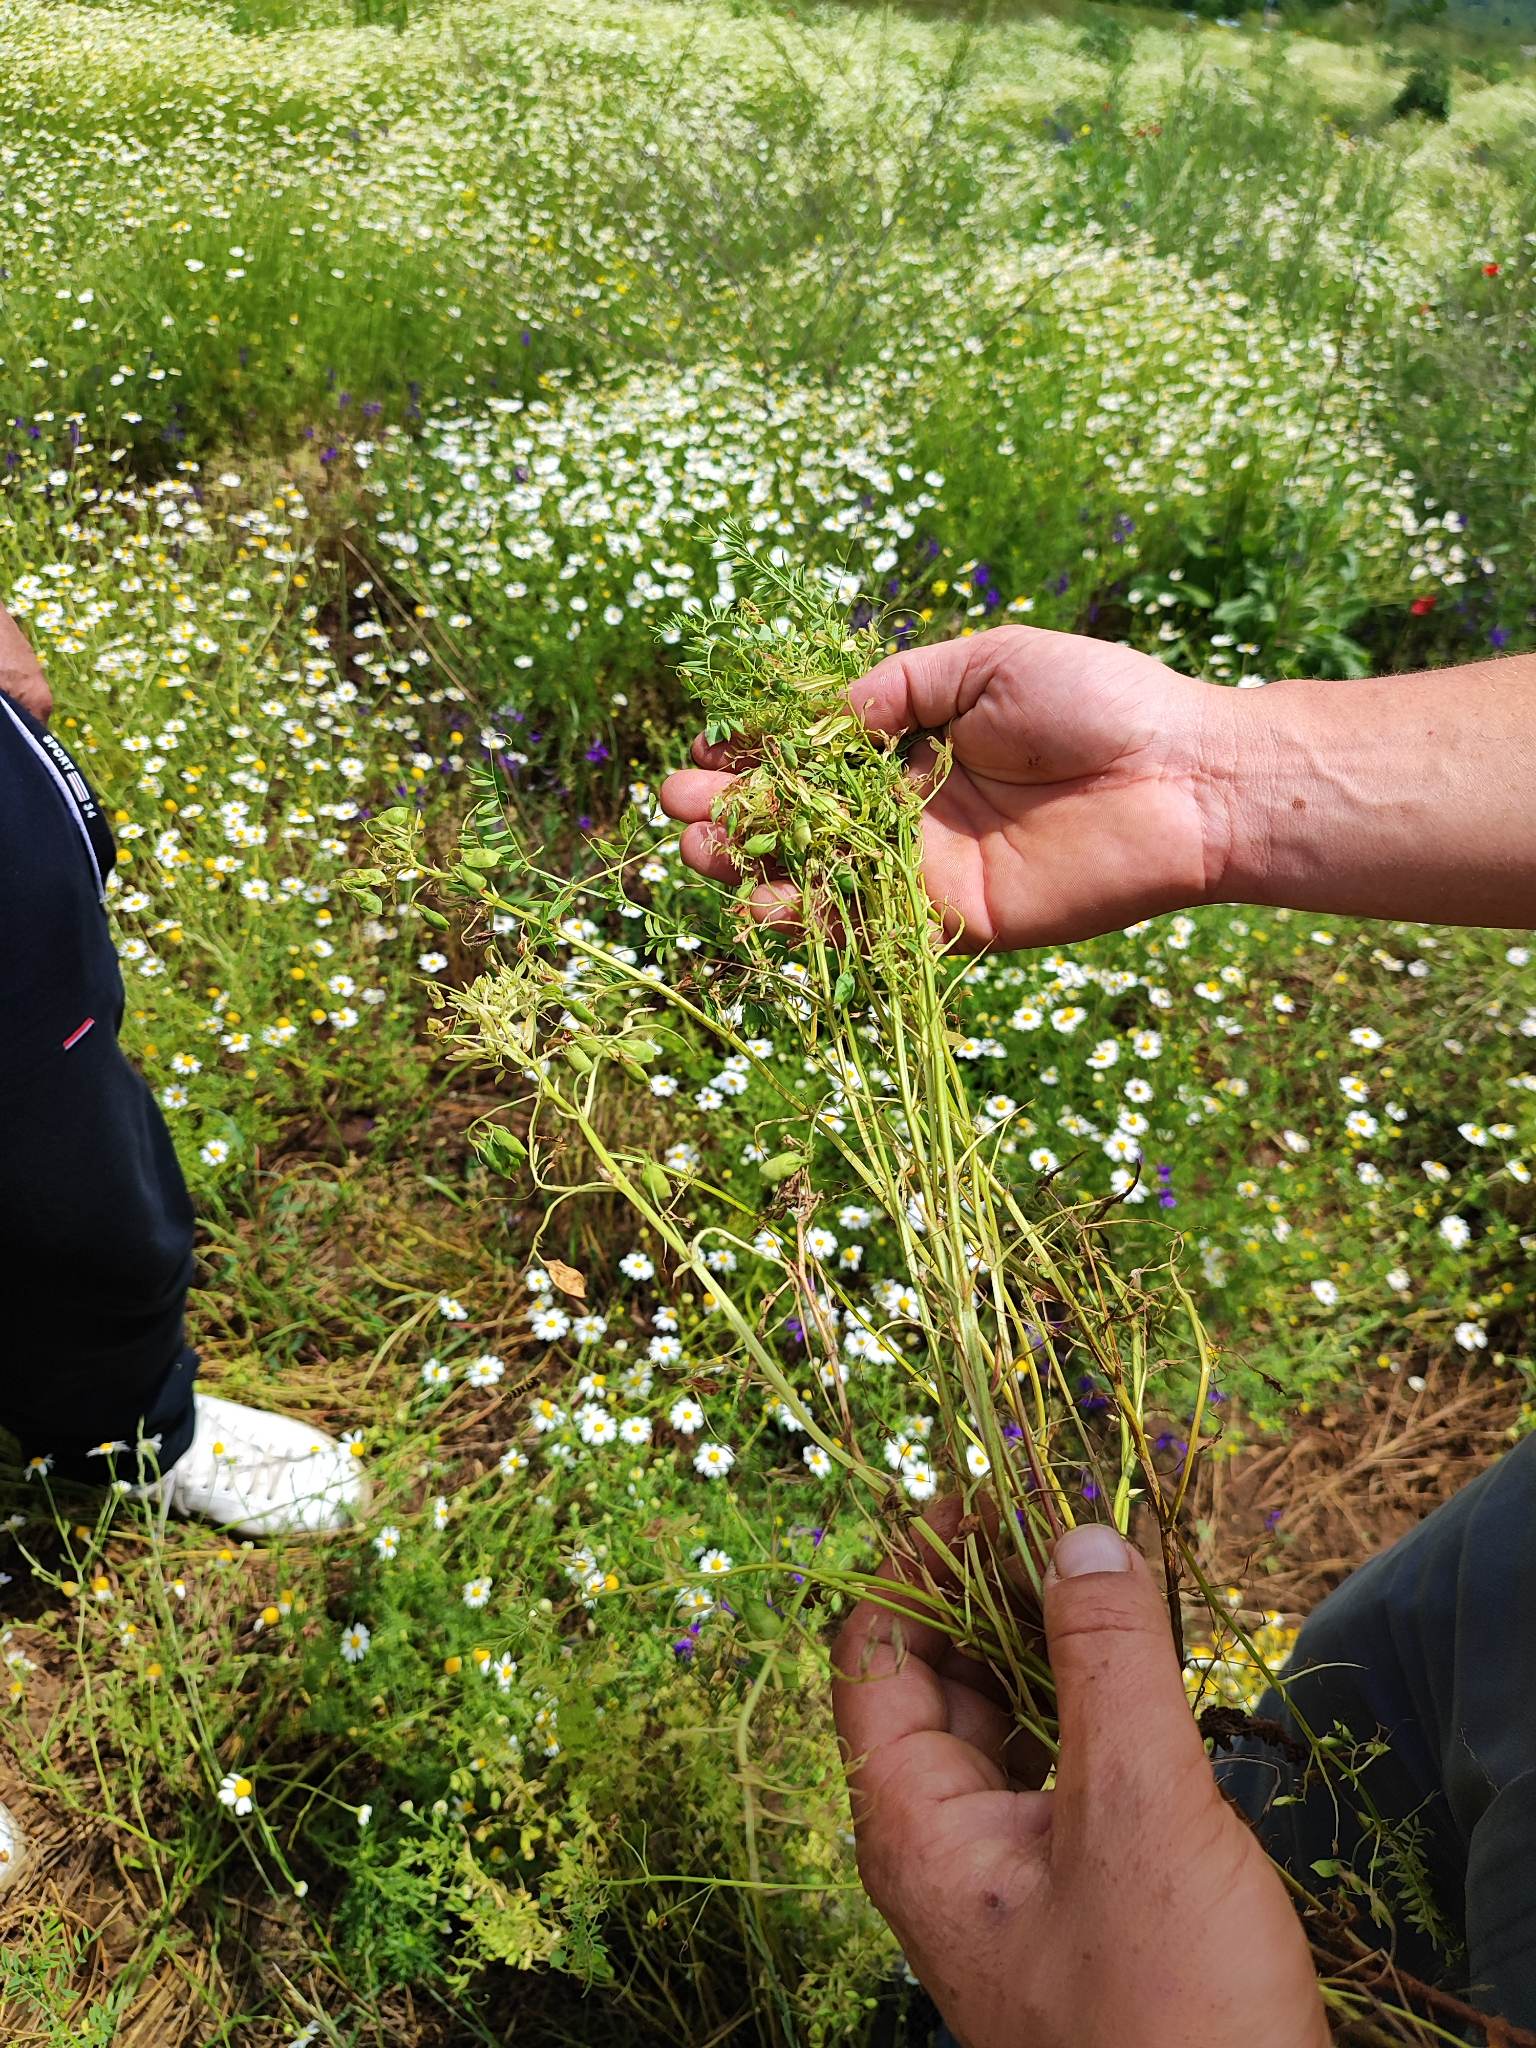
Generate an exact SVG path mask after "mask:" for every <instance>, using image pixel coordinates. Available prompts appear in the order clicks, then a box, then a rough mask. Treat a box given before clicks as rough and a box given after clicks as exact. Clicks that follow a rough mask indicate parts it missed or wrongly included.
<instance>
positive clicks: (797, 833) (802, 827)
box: [789, 818, 811, 853]
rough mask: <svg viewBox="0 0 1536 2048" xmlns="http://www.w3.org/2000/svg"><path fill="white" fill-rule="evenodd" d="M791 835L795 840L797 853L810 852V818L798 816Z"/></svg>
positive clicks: (791, 829)
mask: <svg viewBox="0 0 1536 2048" xmlns="http://www.w3.org/2000/svg"><path fill="white" fill-rule="evenodd" d="M789 836H790V838H791V839H792V840H793V841H794V845H795V851H796V852H797V853H809V852H810V850H811V826H810V820H809V819H808V818H796V820H795V822H794V824H793V825H792V826H791V827H790V833H789Z"/></svg>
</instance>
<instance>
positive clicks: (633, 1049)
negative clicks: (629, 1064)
mask: <svg viewBox="0 0 1536 2048" xmlns="http://www.w3.org/2000/svg"><path fill="white" fill-rule="evenodd" d="M624 1050H625V1051H626V1052H627V1053H628V1054H629V1056H630V1058H631V1059H632V1060H638V1061H639V1062H640V1064H641V1066H642V1067H648V1066H649V1065H650V1063H651V1061H652V1060H654V1059H656V1058H657V1057H658V1056H659V1055H660V1052H661V1047H660V1046H659V1045H653V1044H652V1042H651V1041H650V1039H648V1038H626V1039H625V1040H624Z"/></svg>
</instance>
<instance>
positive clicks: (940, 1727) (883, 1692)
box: [832, 1601, 1009, 1820]
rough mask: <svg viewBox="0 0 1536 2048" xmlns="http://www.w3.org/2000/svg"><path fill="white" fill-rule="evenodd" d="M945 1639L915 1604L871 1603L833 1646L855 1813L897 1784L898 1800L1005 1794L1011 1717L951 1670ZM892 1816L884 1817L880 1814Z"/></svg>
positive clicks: (835, 1700)
mask: <svg viewBox="0 0 1536 2048" xmlns="http://www.w3.org/2000/svg"><path fill="white" fill-rule="evenodd" d="M949 1650H950V1645H949V1641H948V1638H947V1637H946V1636H945V1635H944V1634H943V1633H942V1632H941V1631H940V1630H938V1629H935V1628H932V1627H930V1626H929V1625H928V1624H927V1623H926V1622H925V1621H923V1620H922V1619H921V1618H920V1617H919V1616H918V1615H917V1614H915V1613H914V1612H912V1611H911V1610H906V1611H903V1612H892V1611H891V1610H890V1609H888V1608H886V1607H883V1606H877V1605H875V1604H874V1602H872V1601H865V1602H863V1603H862V1604H861V1605H860V1606H858V1607H856V1608H855V1609H854V1611H853V1613H852V1614H851V1615H850V1616H849V1618H848V1620H847V1622H846V1623H845V1624H844V1626H843V1630H842V1633H841V1634H840V1635H839V1637H838V1639H837V1643H836V1645H835V1647H834V1649H833V1653H832V1654H833V1664H834V1667H835V1670H836V1673H837V1675H836V1677H835V1678H834V1680H833V1686H832V1710H833V1715H834V1718H835V1720H836V1722H837V1732H838V1734H839V1736H840V1737H841V1739H842V1743H843V1749H844V1753H845V1754H846V1756H847V1757H848V1759H849V1777H850V1781H851V1783H852V1785H853V1788H854V1791H855V1795H856V1798H855V1809H854V1810H855V1819H856V1820H863V1819H865V1818H867V1817H869V1816H870V1815H872V1814H874V1813H876V1812H877V1810H878V1809H879V1808H880V1807H881V1806H882V1803H883V1802H885V1801H886V1795H887V1794H888V1792H889V1789H890V1788H891V1787H892V1786H893V1785H895V1784H897V1783H898V1781H899V1784H900V1796H901V1805H902V1809H903V1812H904V1813H909V1812H910V1808H911V1805H912V1804H913V1803H914V1802H918V1803H922V1802H933V1803H937V1802H939V1801H941V1800H944V1799H948V1798H953V1797H955V1796H956V1795H957V1794H958V1793H961V1792H979V1791H1001V1790H1003V1789H1005V1788H1006V1786H1007V1783H1008V1779H1007V1774H1006V1772H1005V1770H1004V1768H1003V1761H1002V1757H1003V1749H1004V1746H1005V1744H1006V1741H1007V1737H1008V1733H1009V1725H1008V1717H1007V1715H1006V1713H1005V1712H1004V1710H1003V1709H1002V1708H1001V1707H999V1706H998V1704H997V1703H996V1701H994V1700H990V1699H987V1698H986V1697H985V1696H984V1695H983V1694H982V1693H980V1692H977V1691H974V1690H973V1689H972V1688H970V1687H969V1686H967V1685H965V1684H964V1683H962V1682H960V1681H959V1680H957V1679H956V1678H954V1677H947V1678H946V1677H945V1676H944V1675H943V1673H942V1672H941V1669H940V1667H941V1665H944V1666H946V1667H947V1668H948V1669H949V1670H951V1671H952V1670H953V1668H954V1666H953V1663H952V1662H951V1661H950V1660H949ZM885 1817H886V1816H885V1815H883V1814H882V1815H881V1819H882V1820H883V1819H884V1818H885Z"/></svg>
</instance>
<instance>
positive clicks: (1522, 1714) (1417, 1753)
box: [1219, 1437, 1536, 2029]
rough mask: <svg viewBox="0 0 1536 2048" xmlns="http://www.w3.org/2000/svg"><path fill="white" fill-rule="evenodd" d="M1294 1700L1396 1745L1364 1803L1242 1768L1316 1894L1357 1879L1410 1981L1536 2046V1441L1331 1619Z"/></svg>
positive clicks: (1238, 1768) (1318, 1630)
mask: <svg viewBox="0 0 1536 2048" xmlns="http://www.w3.org/2000/svg"><path fill="white" fill-rule="evenodd" d="M1286 1694H1287V1699H1288V1702H1289V1703H1288V1704H1287V1703H1286V1702H1285V1701H1282V1700H1281V1699H1280V1698H1279V1697H1278V1695H1276V1694H1273V1693H1272V1694H1270V1695H1269V1696H1268V1697H1267V1698H1266V1699H1265V1701H1264V1702H1263V1703H1262V1705H1261V1706H1260V1709H1259V1712H1260V1714H1261V1715H1268V1716H1271V1717H1273V1718H1274V1719H1276V1720H1279V1721H1281V1722H1282V1723H1286V1724H1289V1726H1290V1727H1291V1729H1292V1731H1293V1733H1297V1734H1299V1732H1300V1729H1299V1727H1298V1717H1299V1721H1300V1722H1301V1723H1304V1724H1305V1726H1306V1727H1308V1728H1310V1729H1311V1731H1312V1732H1313V1734H1315V1735H1326V1734H1328V1733H1330V1732H1331V1731H1332V1730H1333V1729H1334V1728H1336V1727H1342V1728H1345V1729H1348V1730H1349V1731H1350V1734H1351V1735H1352V1736H1353V1737H1354V1738H1356V1740H1357V1741H1360V1742H1363V1741H1365V1740H1367V1739H1369V1738H1372V1737H1375V1736H1377V1735H1378V1734H1379V1735H1380V1737H1381V1738H1382V1739H1383V1740H1384V1742H1385V1745H1386V1747H1385V1749H1384V1750H1383V1752H1382V1753H1381V1754H1379V1755H1376V1756H1374V1757H1371V1758H1369V1759H1368V1760H1359V1759H1358V1753H1357V1760H1358V1761H1359V1773H1360V1775H1359V1787H1358V1790H1357V1789H1356V1788H1355V1787H1353V1786H1352V1785H1351V1784H1350V1782H1349V1780H1348V1776H1347V1774H1346V1773H1344V1772H1342V1771H1340V1770H1338V1769H1330V1770H1329V1771H1328V1772H1327V1773H1326V1774H1320V1773H1316V1772H1313V1773H1308V1774H1305V1775H1303V1776H1301V1777H1298V1775H1297V1772H1296V1770H1295V1768H1294V1767H1293V1766H1292V1765H1290V1764H1289V1763H1287V1762H1286V1760H1285V1759H1284V1758H1283V1757H1281V1756H1280V1755H1279V1754H1278V1753H1277V1752H1276V1751H1274V1750H1273V1749H1271V1748H1265V1747H1263V1746H1261V1745H1259V1744H1256V1743H1248V1744H1245V1746H1244V1749H1243V1752H1242V1754H1241V1755H1240V1756H1238V1757H1236V1758H1234V1759H1232V1760H1230V1761H1224V1762H1222V1763H1221V1764H1220V1765H1219V1770H1220V1774H1221V1776H1222V1779H1223V1783H1224V1786H1225V1789H1226V1790H1227V1792H1228V1793H1229V1795H1231V1796H1232V1797H1233V1798H1235V1799H1236V1800H1237V1801H1238V1803H1239V1804H1240V1805H1241V1806H1242V1807H1243V1809H1244V1811H1245V1812H1247V1813H1248V1815H1249V1816H1250V1817H1251V1818H1252V1819H1253V1820H1254V1822H1255V1823H1256V1825H1257V1827H1258V1830H1259V1833H1260V1835H1261V1836H1262V1838H1263V1841H1264V1844H1265V1846H1266V1848H1268V1849H1269V1851H1270V1853H1271V1854H1272V1855H1273V1856H1275V1857H1276V1858H1277V1859H1278V1860H1279V1861H1280V1862H1281V1863H1283V1864H1285V1866H1286V1867H1287V1868H1288V1869H1290V1870H1292V1871H1293V1872H1294V1873H1295V1874H1296V1875H1297V1876H1298V1877H1299V1878H1301V1879H1302V1880H1303V1881H1304V1882H1309V1883H1312V1884H1314V1885H1315V1884H1316V1883H1317V1882H1318V1880H1317V1879H1316V1878H1315V1877H1314V1876H1312V1873H1311V1866H1312V1865H1313V1864H1314V1863H1315V1862H1319V1861H1322V1860H1324V1859H1332V1858H1338V1859H1340V1860H1341V1861H1343V1862H1345V1863H1347V1864H1349V1865H1350V1866H1351V1867H1352V1868H1353V1869H1354V1870H1356V1871H1358V1872H1359V1873H1360V1874H1361V1875H1362V1876H1365V1877H1368V1878H1369V1879H1370V1881H1371V1882H1372V1883H1374V1884H1375V1885H1376V1886H1377V1887H1378V1888H1379V1889H1380V1890H1381V1891H1382V1892H1383V1893H1384V1894H1385V1896H1386V1899H1387V1902H1388V1904H1389V1906H1390V1907H1391V1908H1392V1912H1393V1917H1394V1920H1395V1922H1396V1929H1397V1932H1396V1936H1395V1940H1394V1950H1395V1954H1396V1957H1397V1960H1398V1962H1399V1964H1400V1965H1401V1967H1402V1968H1403V1969H1405V1970H1406V1971H1408V1972H1409V1973H1410V1974H1411V1975H1413V1976H1415V1977H1418V1978H1420V1979H1422V1980H1423V1981H1425V1982H1427V1983H1432V1984H1437V1985H1440V1986H1441V1987H1443V1988H1444V1989H1447V1990H1451V1991H1455V1992H1457V1993H1459V1994H1460V1995H1461V1996H1463V1997H1465V1998H1466V1999H1467V2001H1468V2003H1470V2004H1472V2005H1474V2006H1476V2007H1477V2009H1478V2010H1479V2011H1480V2012H1486V2013H1495V2014H1497V2015H1499V2017H1501V2018H1503V2019H1507V2020H1510V2021H1512V2022H1513V2023H1514V2024H1515V2025H1517V2026H1521V2027H1528V2028H1533V2029H1536V1437H1527V1438H1526V1439H1525V1441H1524V1442H1523V1443H1521V1444H1520V1445H1518V1446H1517V1448H1516V1449H1515V1450H1513V1451H1511V1452H1510V1453H1509V1455H1508V1456H1507V1457H1505V1458H1503V1459H1501V1460H1500V1462H1499V1463H1498V1464H1497V1465H1494V1466H1491V1467H1490V1468H1489V1470H1488V1471H1486V1472H1484V1473H1481V1474H1480V1475H1479V1476H1478V1478H1476V1479H1475V1480H1473V1482H1472V1484H1471V1485H1470V1486H1467V1487H1464V1488H1463V1489H1462V1491H1461V1492H1460V1493H1458V1494H1457V1495H1456V1497H1455V1498H1454V1499H1453V1500H1450V1501H1448V1502H1447V1503H1446V1504H1445V1506H1444V1507H1442V1508H1439V1509H1437V1510H1436V1512H1435V1513H1434V1514H1432V1515H1430V1516H1428V1517H1427V1518H1426V1519H1425V1520H1424V1521H1423V1522H1421V1523H1420V1524H1419V1526H1418V1528H1417V1529H1415V1530H1413V1531H1412V1532H1411V1533H1410V1534H1409V1535H1407V1536H1405V1537H1404V1538H1403V1539H1402V1541H1401V1542H1399V1543H1395V1544H1394V1545H1393V1546H1392V1548H1391V1549H1390V1550H1387V1551H1384V1552H1383V1553H1382V1554H1381V1556H1380V1557H1376V1558H1373V1559H1372V1560H1371V1561H1370V1563H1369V1564H1366V1565H1362V1566H1361V1568H1360V1570H1359V1571H1357V1572H1356V1573H1354V1575H1353V1576H1352V1577H1351V1578H1349V1579H1346V1580H1345V1582H1344V1584H1343V1585H1342V1586H1341V1587H1340V1588H1339V1589H1338V1591H1337V1592H1336V1593H1333V1594H1331V1595H1330V1596H1329V1598H1328V1599H1326V1600H1325V1601H1324V1602H1323V1603H1322V1605H1321V1606H1320V1607H1319V1608H1318V1609H1317V1610H1316V1612H1315V1613H1314V1614H1312V1615H1311V1617H1310V1618H1309V1619H1308V1621H1307V1623H1306V1626H1305V1627H1304V1628H1303V1629H1302V1632H1301V1637H1300V1640H1299V1641H1298V1643H1297V1645H1296V1654H1295V1656H1294V1658H1293V1660H1292V1665H1291V1672H1290V1676H1289V1681H1288V1683H1287V1687H1286ZM1282 1795H1284V1796H1286V1797H1287V1798H1295V1802H1296V1803H1295V1804H1277V1803H1276V1801H1277V1799H1278V1798H1279V1797H1281V1796H1282ZM1298 1795H1299V1796H1298ZM1362 1795H1363V1796H1362ZM1373 1809H1374V1816H1375V1818H1373V1811H1372V1810H1373ZM1377 1818H1379V1819H1380V1820H1384V1821H1385V1822H1387V1823H1388V1825H1389V1826H1392V1825H1395V1826H1396V1827H1397V1828H1398V1829H1399V1830H1401V1829H1402V1828H1403V1827H1404V1825H1405V1824H1406V1825H1407V1827H1408V1829H1409V1831H1410V1833H1411V1835H1412V1836H1413V1838H1414V1839H1415V1842H1416V1853H1415V1855H1414V1857H1413V1858H1412V1859H1411V1866H1412V1867H1408V1868H1404V1867H1403V1866H1402V1864H1401V1862H1400V1861H1396V1862H1395V1860H1394V1857H1393V1855H1392V1853H1391V1852H1390V1851H1388V1852H1387V1853H1385V1854H1383V1853H1382V1852H1381V1851H1380V1849H1379V1847H1378V1843H1379V1840H1380V1829H1379V1827H1378V1826H1377V1825H1376V1819H1377ZM1420 1887H1423V1888H1424V1889H1425V1890H1426V1891H1427V1896H1428V1898H1429V1900H1430V1901H1431V1904H1432V1914H1431V1915H1430V1916H1429V1918H1430V1924H1431V1926H1432V1927H1433V1928H1434V1930H1435V1931H1434V1932H1433V1933H1431V1932H1428V1931H1426V1930H1425V1929H1424V1928H1422V1927H1420V1926H1416V1925H1415V1924H1414V1917H1413V1914H1412V1911H1411V1908H1410V1893H1411V1892H1413V1891H1414V1890H1417V1889H1419V1888H1420ZM1421 1917H1423V1916H1421Z"/></svg>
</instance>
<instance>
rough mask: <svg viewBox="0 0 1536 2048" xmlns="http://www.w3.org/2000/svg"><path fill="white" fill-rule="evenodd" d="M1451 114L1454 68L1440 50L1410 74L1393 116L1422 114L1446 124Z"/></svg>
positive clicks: (1402, 117)
mask: <svg viewBox="0 0 1536 2048" xmlns="http://www.w3.org/2000/svg"><path fill="white" fill-rule="evenodd" d="M1443 4H1444V0H1442V5H1443ZM1450 113H1451V74H1450V68H1449V66H1448V65H1447V64H1446V61H1445V59H1444V58H1443V57H1442V56H1441V55H1440V54H1439V52H1438V51H1432V52H1429V53H1427V54H1426V55H1424V56H1423V57H1421V58H1420V59H1419V61H1418V63H1417V64H1416V65H1415V66H1414V68H1413V69H1412V71H1410V72H1409V74H1408V76H1407V78H1406V80H1405V81H1404V83H1403V89H1402V91H1401V92H1400V93H1399V94H1398V96H1397V98H1396V99H1395V100H1394V101H1393V102H1392V116H1393V119H1394V120H1398V121H1401V120H1403V119H1405V118H1406V117H1407V116H1408V115H1409V114H1422V115H1423V116H1424V117H1425V119H1426V120H1428V121H1446V120H1449V118H1450Z"/></svg>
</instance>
